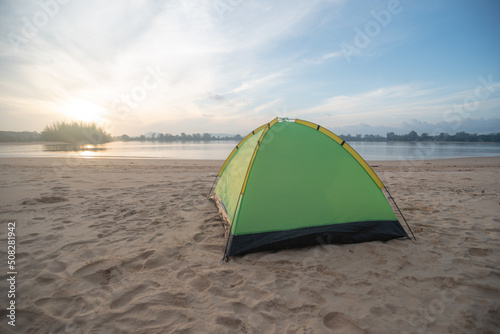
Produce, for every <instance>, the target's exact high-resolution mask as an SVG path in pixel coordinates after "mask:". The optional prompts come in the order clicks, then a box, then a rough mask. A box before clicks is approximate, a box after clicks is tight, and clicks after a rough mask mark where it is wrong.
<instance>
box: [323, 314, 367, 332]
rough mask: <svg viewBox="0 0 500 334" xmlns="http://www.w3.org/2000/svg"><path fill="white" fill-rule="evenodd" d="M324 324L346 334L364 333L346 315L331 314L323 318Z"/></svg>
mask: <svg viewBox="0 0 500 334" xmlns="http://www.w3.org/2000/svg"><path fill="white" fill-rule="evenodd" d="M323 324H324V325H325V327H326V328H329V329H334V330H337V331H340V330H341V331H343V332H345V333H363V330H362V329H361V328H359V327H358V326H356V324H355V323H354V322H353V321H352V320H351V319H350V318H349V317H348V316H346V315H345V314H344V313H341V312H330V313H328V314H327V315H325V316H324V318H323Z"/></svg>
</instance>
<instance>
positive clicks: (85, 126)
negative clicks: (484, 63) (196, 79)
mask: <svg viewBox="0 0 500 334" xmlns="http://www.w3.org/2000/svg"><path fill="white" fill-rule="evenodd" d="M340 137H341V138H342V139H343V140H345V141H347V142H354V141H368V142H375V141H378V142H384V141H387V142H391V141H408V142H416V141H418V142H431V141H436V142H500V133H498V132H497V133H493V134H481V135H480V134H477V133H467V132H464V131H461V132H457V133H456V134H454V135H451V134H448V133H444V132H442V133H439V134H437V135H429V134H428V133H425V132H424V133H422V134H421V135H419V134H418V133H417V132H416V131H410V132H409V133H407V134H403V135H398V134H395V133H394V132H388V133H387V135H386V136H385V137H384V136H380V135H361V134H357V135H355V136H352V135H350V134H347V135H340ZM241 139H242V137H241V136H240V135H239V134H238V135H235V136H217V135H211V134H209V133H203V134H200V133H194V134H186V133H184V132H183V133H181V134H180V135H172V134H170V133H164V134H163V133H153V134H152V135H151V136H146V135H140V136H136V137H131V136H128V135H126V134H124V135H121V136H117V137H113V136H111V135H110V134H109V133H107V132H106V131H105V130H104V129H103V128H101V127H99V126H97V125H96V124H95V123H93V122H90V123H85V122H65V121H62V122H54V123H52V124H50V125H47V126H46V127H45V128H44V130H43V131H42V132H41V133H38V132H36V131H33V132H30V131H0V142H39V141H53V142H65V143H72V144H76V143H85V144H103V143H107V142H110V141H157V142H176V141H219V140H228V141H229V140H232V141H240V140H241Z"/></svg>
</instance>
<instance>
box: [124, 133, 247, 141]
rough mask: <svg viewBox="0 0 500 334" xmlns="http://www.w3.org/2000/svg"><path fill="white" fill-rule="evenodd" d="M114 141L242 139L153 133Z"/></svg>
mask: <svg viewBox="0 0 500 334" xmlns="http://www.w3.org/2000/svg"><path fill="white" fill-rule="evenodd" d="M115 138H116V140H120V141H159V142H174V141H213V140H234V141H240V140H241V139H243V138H242V137H241V136H240V135H235V136H213V135H211V134H209V133H204V134H200V133H193V134H186V133H184V132H183V133H181V134H180V135H172V134H170V133H165V134H163V133H153V134H151V136H146V135H140V136H137V137H130V136H128V135H121V136H118V137H115Z"/></svg>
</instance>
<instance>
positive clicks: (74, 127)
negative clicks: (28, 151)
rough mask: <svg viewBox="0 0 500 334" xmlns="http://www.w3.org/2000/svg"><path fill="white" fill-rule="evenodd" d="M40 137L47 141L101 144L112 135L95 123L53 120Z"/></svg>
mask: <svg viewBox="0 0 500 334" xmlns="http://www.w3.org/2000/svg"><path fill="white" fill-rule="evenodd" d="M42 139H43V140H47V141H62V142H67V143H90V144H102V143H106V142H109V141H111V140H112V137H111V136H110V135H109V134H108V133H107V132H106V131H104V130H103V129H102V128H101V127H99V126H97V125H96V124H95V123H93V122H91V123H84V122H72V123H68V122H65V121H63V122H54V123H52V124H50V125H47V126H46V127H45V129H44V130H43V131H42Z"/></svg>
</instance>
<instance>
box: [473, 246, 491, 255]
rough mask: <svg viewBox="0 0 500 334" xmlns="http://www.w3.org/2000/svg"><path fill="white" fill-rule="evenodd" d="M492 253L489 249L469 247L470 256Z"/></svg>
mask: <svg viewBox="0 0 500 334" xmlns="http://www.w3.org/2000/svg"><path fill="white" fill-rule="evenodd" d="M491 253H492V251H491V249H486V248H469V254H470V255H472V256H488V255H490V254H491Z"/></svg>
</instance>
